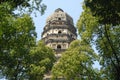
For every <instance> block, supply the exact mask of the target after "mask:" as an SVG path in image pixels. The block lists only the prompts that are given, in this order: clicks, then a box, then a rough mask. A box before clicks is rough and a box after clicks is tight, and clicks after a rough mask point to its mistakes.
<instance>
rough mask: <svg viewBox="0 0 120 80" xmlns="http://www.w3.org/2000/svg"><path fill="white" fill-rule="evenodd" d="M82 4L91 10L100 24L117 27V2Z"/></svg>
mask: <svg viewBox="0 0 120 80" xmlns="http://www.w3.org/2000/svg"><path fill="white" fill-rule="evenodd" d="M84 3H85V5H86V6H87V7H88V8H89V9H90V10H91V12H92V15H93V16H95V17H98V18H99V23H100V24H112V25H114V26H116V25H119V23H120V8H119V7H120V5H119V4H120V1H119V0H84Z"/></svg>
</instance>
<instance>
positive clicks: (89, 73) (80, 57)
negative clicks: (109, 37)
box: [52, 40, 100, 80]
mask: <svg viewBox="0 0 120 80" xmlns="http://www.w3.org/2000/svg"><path fill="white" fill-rule="evenodd" d="M96 58H97V55H96V54H95V53H94V52H93V50H92V49H91V46H90V45H88V44H87V43H86V42H84V41H80V40H75V41H73V42H72V43H71V45H70V47H69V48H68V50H67V51H65V52H64V53H63V55H62V57H61V58H60V60H59V61H58V62H57V63H56V64H55V65H54V66H53V69H52V74H53V79H56V78H60V77H62V78H65V79H66V80H71V79H73V80H80V79H81V80H84V79H85V80H88V79H89V80H100V78H99V76H98V75H99V74H98V73H96V72H95V70H94V69H93V67H92V65H93V63H94V61H95V60H96Z"/></svg>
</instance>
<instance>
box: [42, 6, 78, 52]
mask: <svg viewBox="0 0 120 80" xmlns="http://www.w3.org/2000/svg"><path fill="white" fill-rule="evenodd" d="M76 38H77V34H76V28H75V27H74V24H73V19H72V18H71V17H70V16H69V15H68V14H67V13H65V12H64V11H63V10H62V9H60V8H58V9H56V10H55V12H54V13H53V14H52V15H51V16H49V17H48V18H47V20H46V25H45V27H44V31H43V32H42V39H43V40H44V42H45V44H46V45H47V46H49V47H51V48H52V49H54V50H55V51H56V53H61V52H63V51H65V50H66V49H67V48H68V47H69V45H70V43H71V42H72V41H73V40H75V39H76Z"/></svg>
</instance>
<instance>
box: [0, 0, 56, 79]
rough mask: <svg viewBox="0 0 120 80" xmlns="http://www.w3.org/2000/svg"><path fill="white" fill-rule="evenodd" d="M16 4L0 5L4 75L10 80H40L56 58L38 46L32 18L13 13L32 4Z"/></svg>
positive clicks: (0, 61)
mask: <svg viewBox="0 0 120 80" xmlns="http://www.w3.org/2000/svg"><path fill="white" fill-rule="evenodd" d="M15 1H16V0H8V1H6V0H2V1H0V74H1V73H2V75H3V76H5V78H6V79H8V80H24V79H29V80H34V79H35V80H40V79H42V78H43V74H44V73H46V72H47V71H49V70H50V69H51V67H52V65H53V62H54V61H55V59H54V54H53V51H52V50H51V49H50V48H48V47H45V45H44V44H43V43H42V42H40V43H39V44H38V45H36V32H35V26H34V23H33V20H32V18H31V17H30V16H29V15H28V14H24V15H18V16H15V14H14V13H13V11H14V9H15V8H16V9H17V8H18V7H19V6H21V5H23V4H24V1H27V2H28V1H29V0H22V1H23V2H22V3H21V0H19V1H20V4H19V1H17V2H15ZM34 1H37V0H34ZM15 4H16V6H15ZM38 5H39V3H38ZM33 6H34V5H32V6H30V7H33ZM36 6H37V5H36ZM39 6H40V5H39ZM22 7H25V6H22ZM22 7H21V8H22ZM38 78H39V79H38Z"/></svg>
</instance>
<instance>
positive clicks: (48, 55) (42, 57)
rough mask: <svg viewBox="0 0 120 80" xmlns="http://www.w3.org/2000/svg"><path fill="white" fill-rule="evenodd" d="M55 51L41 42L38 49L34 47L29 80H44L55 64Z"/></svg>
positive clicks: (31, 52) (31, 53)
mask: <svg viewBox="0 0 120 80" xmlns="http://www.w3.org/2000/svg"><path fill="white" fill-rule="evenodd" d="M53 53H54V52H53V50H52V49H51V48H49V47H46V46H45V44H43V42H42V41H39V43H38V46H37V47H33V48H32V49H31V51H30V56H31V60H30V62H31V64H30V65H29V66H30V72H29V73H28V75H30V78H29V80H42V79H43V76H44V74H45V73H47V72H49V71H50V70H51V68H52V66H53V63H54V62H55V56H54V54H53Z"/></svg>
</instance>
